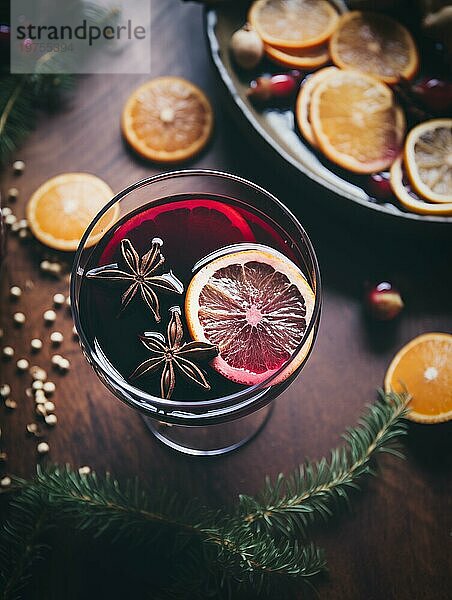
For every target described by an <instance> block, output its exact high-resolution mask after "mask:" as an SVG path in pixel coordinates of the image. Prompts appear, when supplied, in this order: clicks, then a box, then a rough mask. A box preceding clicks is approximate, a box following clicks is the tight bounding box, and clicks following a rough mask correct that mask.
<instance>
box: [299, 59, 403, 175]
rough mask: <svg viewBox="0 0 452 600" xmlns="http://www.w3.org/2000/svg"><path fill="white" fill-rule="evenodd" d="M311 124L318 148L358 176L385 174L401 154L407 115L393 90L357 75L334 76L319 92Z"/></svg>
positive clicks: (317, 88)
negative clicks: (396, 100)
mask: <svg viewBox="0 0 452 600" xmlns="http://www.w3.org/2000/svg"><path fill="white" fill-rule="evenodd" d="M309 120H310V123H311V126H312V130H313V132H314V135H315V138H316V140H317V143H318V146H319V148H320V149H321V150H322V152H323V153H324V154H325V155H326V156H327V158H329V159H330V160H332V161H333V162H334V163H336V164H338V165H340V166H341V167H344V168H345V169H349V170H350V171H354V172H355V173H374V172H376V171H384V170H385V169H386V168H387V167H389V165H391V164H392V163H393V161H394V159H395V158H396V157H397V155H398V154H399V152H400V148H401V143H402V140H403V136H404V133H405V118H404V114H403V111H402V110H401V109H400V108H399V107H398V106H396V105H394V96H393V93H392V90H391V89H390V88H389V87H388V86H387V85H386V84H384V83H382V82H380V81H378V80H377V79H375V78H374V77H370V76H369V75H365V74H364V73H359V72H358V71H349V70H341V69H339V70H338V71H336V72H334V73H331V74H330V75H329V76H328V77H326V78H325V79H324V80H323V81H321V82H320V83H318V85H316V86H315V88H314V90H313V92H312V96H311V102H310V108H309Z"/></svg>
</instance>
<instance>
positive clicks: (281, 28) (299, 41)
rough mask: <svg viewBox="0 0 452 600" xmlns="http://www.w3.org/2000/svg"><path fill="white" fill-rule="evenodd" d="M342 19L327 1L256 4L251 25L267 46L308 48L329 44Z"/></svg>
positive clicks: (260, 0)
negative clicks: (327, 42)
mask: <svg viewBox="0 0 452 600" xmlns="http://www.w3.org/2000/svg"><path fill="white" fill-rule="evenodd" d="M338 18H339V15H338V13H337V11H336V10H335V9H334V8H333V7H332V6H331V4H330V3H329V2H327V0H257V2H254V3H253V4H252V5H251V8H250V11H249V13H248V21H249V22H250V23H251V25H252V27H253V28H254V29H255V30H256V31H257V32H258V34H259V35H260V36H261V38H262V39H263V40H264V42H265V43H266V44H270V45H271V46H277V47H279V48H285V49H286V48H308V47H312V46H317V45H319V44H322V43H324V42H326V40H327V39H328V38H329V37H330V36H331V34H332V33H333V31H334V29H335V27H336V24H337V21H338Z"/></svg>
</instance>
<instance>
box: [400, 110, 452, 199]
mask: <svg viewBox="0 0 452 600" xmlns="http://www.w3.org/2000/svg"><path fill="white" fill-rule="evenodd" d="M405 165H406V170H407V172H408V176H409V178H410V181H411V183H412V184H413V187H414V189H415V190H416V192H418V193H419V194H420V195H421V196H422V197H423V198H425V199H426V200H428V201H430V202H439V203H441V202H445V203H451V202H452V119H432V120H431V121H426V122H425V123H421V124H420V125H417V126H416V127H414V129H412V130H411V131H410V133H409V134H408V135H407V138H406V141H405Z"/></svg>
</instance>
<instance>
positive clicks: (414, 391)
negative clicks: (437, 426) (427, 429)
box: [384, 333, 452, 423]
mask: <svg viewBox="0 0 452 600" xmlns="http://www.w3.org/2000/svg"><path fill="white" fill-rule="evenodd" d="M384 385H385V390H386V392H390V391H391V390H393V391H394V392H397V393H401V392H403V391H405V390H406V391H408V393H409V394H410V395H411V400H410V402H409V404H408V408H409V409H410V411H409V413H408V418H409V419H411V420H412V421H416V422H418V423H441V422H444V421H449V420H450V419H452V335H450V334H448V333H425V334H424V335H420V336H418V337H416V338H414V340H411V342H409V343H408V344H406V346H404V347H403V348H402V349H401V350H400V351H399V352H398V353H397V354H396V355H395V357H394V358H393V360H392V362H391V364H390V365H389V368H388V370H387V372H386V376H385V382H384Z"/></svg>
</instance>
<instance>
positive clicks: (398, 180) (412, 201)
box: [389, 156, 452, 216]
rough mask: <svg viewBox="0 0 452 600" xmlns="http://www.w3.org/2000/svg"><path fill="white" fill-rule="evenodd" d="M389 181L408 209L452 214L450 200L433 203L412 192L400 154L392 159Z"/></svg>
mask: <svg viewBox="0 0 452 600" xmlns="http://www.w3.org/2000/svg"><path fill="white" fill-rule="evenodd" d="M389 182H390V184H391V188H392V191H393V192H394V194H395V195H396V197H397V199H398V200H399V201H400V203H401V204H403V206H404V207H405V208H407V209H408V210H409V211H411V212H415V213H418V214H420V215H444V216H446V215H452V202H443V203H435V204H434V203H432V202H426V201H425V200H424V199H423V198H422V197H420V196H418V195H417V194H416V193H415V192H413V190H412V189H411V186H409V182H408V181H407V177H406V174H405V172H404V164H403V159H402V157H401V156H399V158H397V159H396V160H395V161H394V163H393V165H392V167H391V177H390V180H389Z"/></svg>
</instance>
